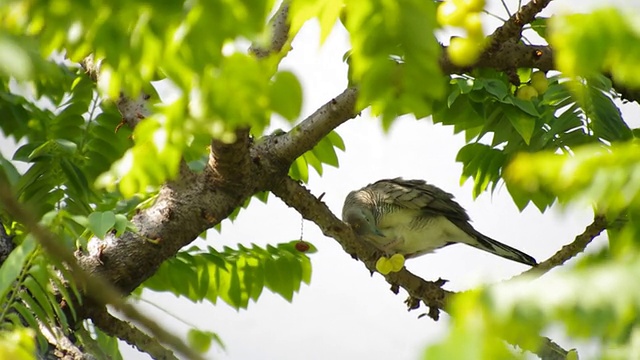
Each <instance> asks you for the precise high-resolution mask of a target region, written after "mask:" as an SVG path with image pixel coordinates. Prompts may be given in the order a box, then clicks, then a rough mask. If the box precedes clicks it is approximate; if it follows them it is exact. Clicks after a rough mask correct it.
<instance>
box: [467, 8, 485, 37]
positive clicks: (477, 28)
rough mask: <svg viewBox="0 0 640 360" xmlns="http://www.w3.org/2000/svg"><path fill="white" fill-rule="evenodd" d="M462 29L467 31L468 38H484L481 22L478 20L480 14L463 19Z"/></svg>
mask: <svg viewBox="0 0 640 360" xmlns="http://www.w3.org/2000/svg"><path fill="white" fill-rule="evenodd" d="M464 28H465V29H466V30H467V34H468V35H469V38H472V39H482V38H483V37H484V32H483V31H482V21H481V20H480V14H478V13H473V14H469V15H467V17H466V18H465V19H464Z"/></svg>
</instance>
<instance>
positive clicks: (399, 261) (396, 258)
mask: <svg viewBox="0 0 640 360" xmlns="http://www.w3.org/2000/svg"><path fill="white" fill-rule="evenodd" d="M389 263H391V272H398V271H400V270H402V268H403V267H404V255H402V254H393V255H392V256H391V257H390V258H389Z"/></svg>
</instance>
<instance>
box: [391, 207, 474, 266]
mask: <svg viewBox="0 0 640 360" xmlns="http://www.w3.org/2000/svg"><path fill="white" fill-rule="evenodd" d="M420 215H422V214H419V213H418V212H416V213H414V212H413V211H406V212H398V213H394V214H389V215H385V216H384V217H382V218H381V221H380V222H379V223H378V228H379V229H380V231H381V232H382V234H384V238H386V239H387V240H388V241H389V243H390V244H392V245H391V247H390V248H389V249H388V251H389V252H393V253H400V254H403V255H405V256H407V255H408V256H419V255H422V254H426V253H430V252H432V251H433V250H435V249H438V248H441V247H443V246H445V245H447V244H449V243H452V242H468V241H470V240H471V241H472V240H473V239H472V238H471V237H470V236H469V235H468V234H467V233H465V232H464V231H462V230H461V229H460V228H458V227H457V226H455V225H454V224H453V223H452V222H451V221H449V220H448V219H447V218H446V217H444V216H435V217H424V216H420Z"/></svg>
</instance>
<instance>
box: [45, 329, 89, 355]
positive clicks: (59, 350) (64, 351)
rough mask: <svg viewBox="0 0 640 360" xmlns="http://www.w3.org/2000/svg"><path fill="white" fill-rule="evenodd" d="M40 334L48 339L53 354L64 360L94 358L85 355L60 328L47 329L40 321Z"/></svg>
mask: <svg viewBox="0 0 640 360" xmlns="http://www.w3.org/2000/svg"><path fill="white" fill-rule="evenodd" d="M38 327H39V330H40V333H42V335H43V336H44V337H45V338H46V339H47V341H48V342H49V344H51V346H53V347H55V349H53V350H52V351H53V354H54V355H55V356H56V357H57V358H59V359H64V360H91V359H93V357H92V356H91V355H89V354H86V353H84V352H83V351H82V350H81V349H80V348H79V347H78V346H76V344H74V343H73V341H71V339H69V337H67V336H66V335H65V334H64V331H62V329H60V328H58V327H47V326H45V325H44V324H43V323H42V321H40V320H38Z"/></svg>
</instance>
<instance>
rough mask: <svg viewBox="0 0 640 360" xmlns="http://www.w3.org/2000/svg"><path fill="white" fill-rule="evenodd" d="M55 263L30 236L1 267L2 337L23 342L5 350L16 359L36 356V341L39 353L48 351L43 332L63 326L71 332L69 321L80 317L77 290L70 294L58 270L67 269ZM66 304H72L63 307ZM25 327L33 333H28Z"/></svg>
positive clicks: (0, 319) (4, 348) (72, 287)
mask: <svg viewBox="0 0 640 360" xmlns="http://www.w3.org/2000/svg"><path fill="white" fill-rule="evenodd" d="M54 264H57V261H54V260H52V259H50V258H49V257H47V256H46V255H45V254H44V253H43V252H42V251H41V250H40V249H39V248H38V247H37V246H36V243H35V240H34V239H33V238H32V237H31V236H27V237H25V238H24V241H23V242H22V243H21V244H20V245H19V246H18V247H17V248H16V249H15V250H14V251H13V252H11V254H10V255H9V257H8V259H7V260H6V261H5V262H4V263H3V264H2V267H0V279H1V283H0V293H1V294H2V297H0V298H1V299H2V301H1V302H0V309H1V313H0V324H2V333H3V335H2V336H3V337H4V338H5V339H7V338H8V337H13V338H17V339H19V340H18V341H17V342H16V344H15V346H16V347H15V348H13V349H12V348H11V347H3V350H5V351H11V352H13V353H14V354H15V356H16V358H25V355H24V354H25V353H26V354H33V350H34V339H37V345H38V348H39V351H44V350H45V349H46V348H47V345H48V344H47V342H46V340H45V339H44V337H43V336H42V331H48V332H50V333H53V334H54V333H55V332H54V331H53V330H52V329H53V328H54V327H58V326H59V327H60V328H61V329H64V330H63V331H65V332H67V333H68V332H69V331H70V327H69V322H70V320H73V318H75V317H76V310H75V307H74V306H75V305H74V304H76V300H75V299H77V298H79V294H78V292H77V289H76V288H75V287H74V286H71V289H72V290H73V293H69V291H68V290H67V289H68V288H67V285H68V284H66V283H65V282H64V280H63V278H61V277H59V276H58V271H62V272H63V273H64V272H65V271H66V270H60V269H64V268H63V267H61V266H57V267H54V266H53V265H54ZM63 303H66V304H68V305H67V306H66V307H63V306H62V305H61V304H63ZM25 326H27V327H28V328H29V329H30V330H29V331H26V330H25V329H24V327H25ZM36 335H37V336H36ZM7 358H13V357H12V356H10V357H7Z"/></svg>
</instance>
